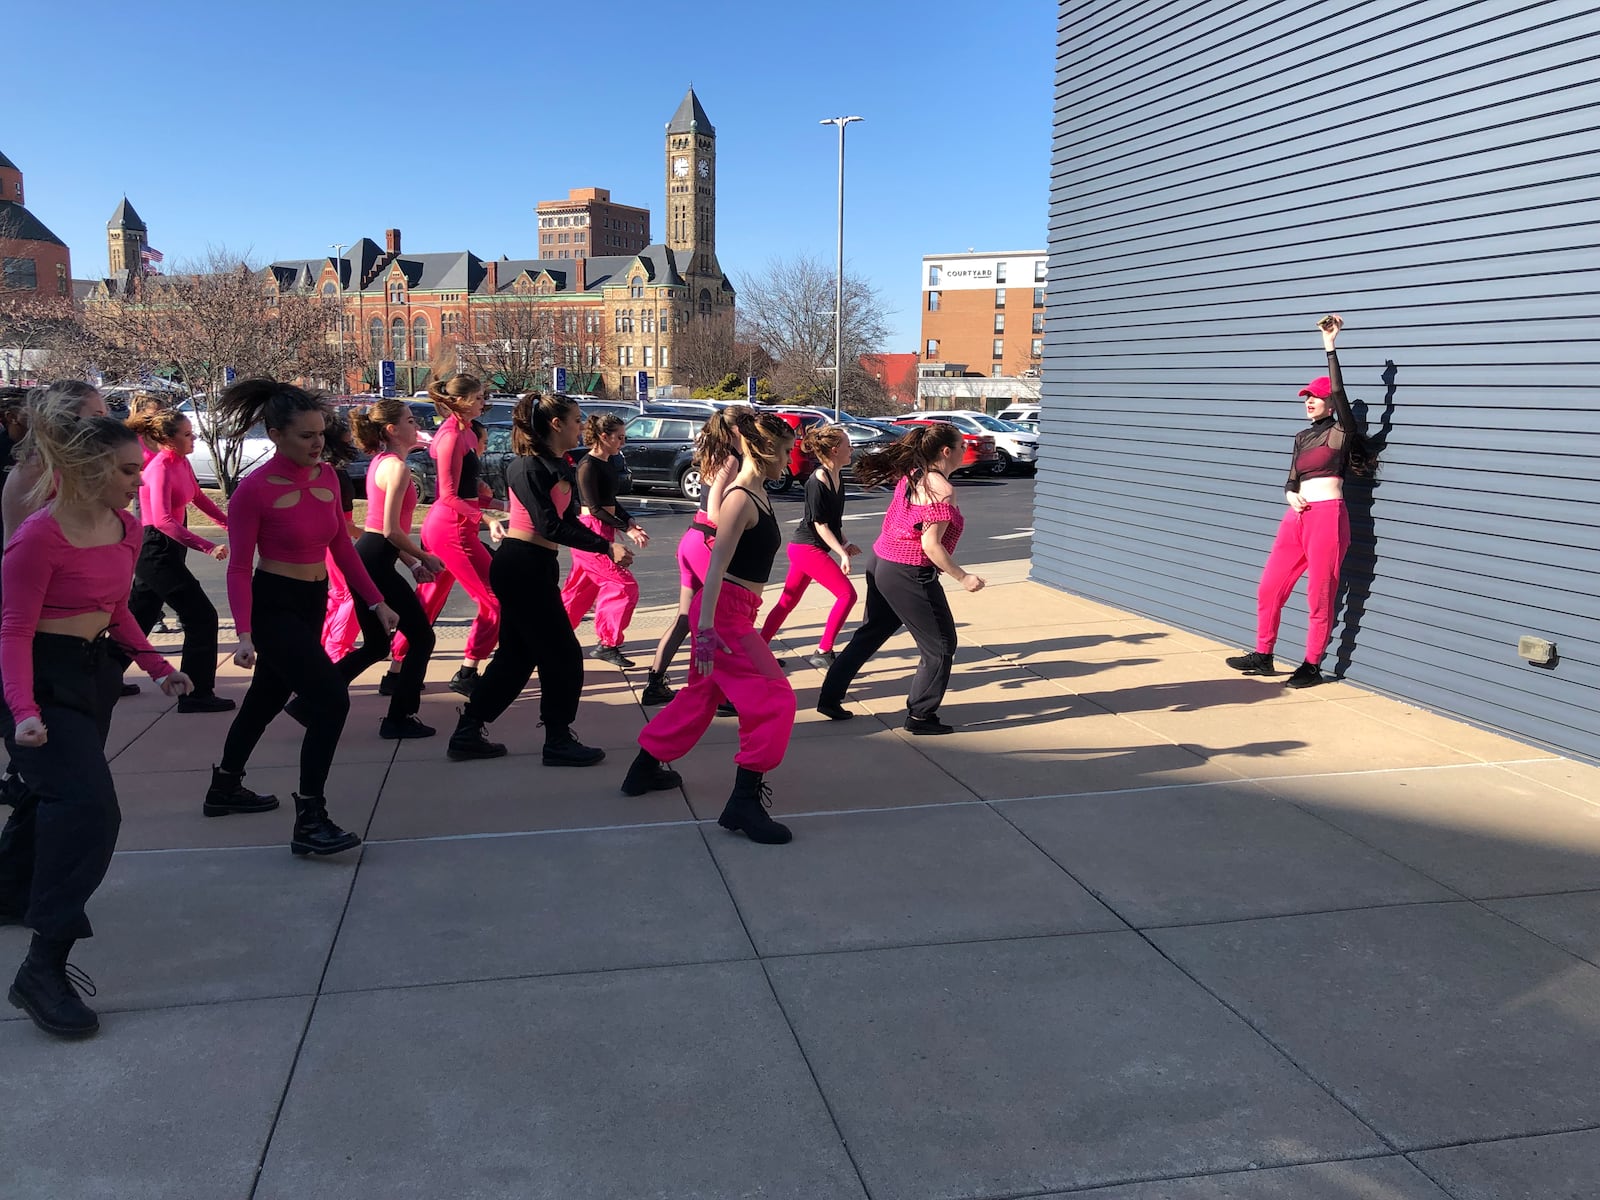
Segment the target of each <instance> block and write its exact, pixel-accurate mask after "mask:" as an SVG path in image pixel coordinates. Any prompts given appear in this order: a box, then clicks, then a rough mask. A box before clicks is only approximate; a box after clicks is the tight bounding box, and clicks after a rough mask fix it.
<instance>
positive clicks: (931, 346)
mask: <svg viewBox="0 0 1600 1200" xmlns="http://www.w3.org/2000/svg"><path fill="white" fill-rule="evenodd" d="M378 339H379V340H380V341H382V340H383V335H382V333H379V335H378ZM923 357H924V358H929V359H933V358H938V357H939V339H938V338H929V339H928V352H927V353H926V354H924V355H923Z"/></svg>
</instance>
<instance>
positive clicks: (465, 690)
mask: <svg viewBox="0 0 1600 1200" xmlns="http://www.w3.org/2000/svg"><path fill="white" fill-rule="evenodd" d="M481 678H482V676H481V675H479V674H478V668H477V667H466V666H462V667H457V668H456V673H455V674H454V675H452V676H450V690H451V691H452V692H454V693H455V694H456V695H458V696H465V697H466V698H467V699H468V700H471V699H472V691H473V689H474V688H476V687H477V686H478V680H479V679H481Z"/></svg>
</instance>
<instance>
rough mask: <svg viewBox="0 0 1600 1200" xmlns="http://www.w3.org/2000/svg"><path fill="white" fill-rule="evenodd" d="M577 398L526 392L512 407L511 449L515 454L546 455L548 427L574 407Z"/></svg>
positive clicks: (575, 406)
mask: <svg viewBox="0 0 1600 1200" xmlns="http://www.w3.org/2000/svg"><path fill="white" fill-rule="evenodd" d="M577 407H578V402H577V401H576V400H569V399H568V398H567V397H565V396H558V395H553V394H552V395H549V396H545V395H542V394H540V393H539V392H529V393H528V394H527V395H526V396H524V397H523V398H522V399H521V400H518V401H517V405H516V407H515V408H513V409H512V410H511V450H512V453H514V454H549V453H550V430H551V429H553V428H554V427H555V423H556V422H557V421H559V420H561V418H562V417H564V416H566V415H567V414H568V413H569V412H571V411H572V410H573V409H575V408H577Z"/></svg>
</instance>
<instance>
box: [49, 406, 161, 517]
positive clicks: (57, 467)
mask: <svg viewBox="0 0 1600 1200" xmlns="http://www.w3.org/2000/svg"><path fill="white" fill-rule="evenodd" d="M34 391H35V393H37V395H36V396H30V397H29V398H28V441H29V442H31V443H32V450H33V452H34V453H35V454H37V455H38V458H39V463H40V466H41V467H42V468H43V470H42V473H41V474H40V476H39V478H38V479H37V480H36V481H35V482H34V485H33V487H32V488H30V489H29V490H28V494H27V496H26V497H25V499H26V500H27V503H28V504H29V505H30V506H31V507H33V508H35V509H38V508H42V507H43V506H44V505H45V503H46V502H47V501H49V500H50V499H51V498H52V497H59V498H60V499H62V500H65V501H67V502H68V503H81V502H82V501H85V500H90V499H92V498H93V497H94V496H95V494H96V493H98V492H99V491H100V489H101V488H103V487H105V485H106V481H107V480H108V479H110V478H111V475H112V473H113V472H114V471H115V470H116V462H115V461H114V455H115V454H116V452H117V451H118V450H120V449H121V448H122V447H123V446H128V445H137V444H138V442H139V437H138V435H137V434H136V433H134V431H133V430H131V429H129V428H128V427H127V426H126V425H124V424H123V423H122V422H121V421H118V420H116V419H115V418H112V417H80V416H79V415H78V405H79V403H80V402H81V400H82V397H81V396H77V395H73V394H71V393H69V392H67V391H66V390H65V389H58V388H56V387H50V388H35V389H34Z"/></svg>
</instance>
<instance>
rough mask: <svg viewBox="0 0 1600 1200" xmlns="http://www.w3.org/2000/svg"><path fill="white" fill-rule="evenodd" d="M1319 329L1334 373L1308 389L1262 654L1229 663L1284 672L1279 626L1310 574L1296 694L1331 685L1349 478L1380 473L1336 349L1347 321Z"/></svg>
mask: <svg viewBox="0 0 1600 1200" xmlns="http://www.w3.org/2000/svg"><path fill="white" fill-rule="evenodd" d="M1317 327H1318V329H1320V330H1321V331H1322V348H1323V350H1325V351H1326V352H1327V355H1328V373H1327V374H1326V375H1322V376H1319V377H1318V378H1316V379H1313V380H1312V381H1311V382H1310V383H1308V384H1306V386H1305V387H1303V388H1301V389H1300V395H1301V397H1302V398H1303V399H1304V401H1305V408H1306V418H1307V419H1308V420H1309V421H1310V422H1311V424H1310V425H1309V426H1308V427H1307V428H1305V429H1302V430H1301V431H1300V432H1299V433H1297V434H1296V435H1295V439H1294V455H1293V457H1292V458H1291V459H1290V461H1289V479H1288V482H1287V483H1286V484H1285V485H1284V493H1283V498H1284V500H1285V502H1287V504H1288V505H1289V510H1288V511H1287V512H1286V513H1284V514H1283V520H1282V521H1280V522H1279V523H1278V536H1277V537H1276V538H1275V539H1274V540H1273V543H1272V552H1271V553H1270V554H1269V555H1268V556H1267V565H1266V566H1265V568H1263V570H1262V572H1261V583H1260V586H1259V587H1258V588H1257V589H1256V648H1255V650H1253V651H1251V652H1250V653H1248V654H1239V655H1235V656H1234V657H1233V658H1230V659H1228V660H1227V661H1228V665H1229V666H1230V667H1232V668H1233V669H1234V670H1236V671H1241V672H1243V673H1244V674H1246V675H1273V674H1276V673H1277V672H1276V667H1275V665H1274V662H1273V656H1272V650H1273V647H1274V645H1275V644H1276V643H1277V640H1278V624H1279V622H1280V621H1281V620H1282V618H1283V606H1284V605H1285V604H1287V603H1288V602H1289V597H1290V595H1292V594H1293V592H1294V585H1295V584H1296V583H1298V582H1299V580H1300V577H1301V576H1302V575H1304V576H1306V600H1307V602H1308V603H1309V605H1310V608H1311V622H1310V625H1309V626H1308V627H1307V630H1306V657H1305V661H1304V662H1302V663H1301V664H1300V665H1299V666H1298V667H1296V668H1295V669H1294V674H1292V675H1290V676H1289V678H1288V679H1287V680H1285V681H1284V682H1285V686H1287V687H1292V688H1308V687H1315V686H1316V685H1317V684H1319V683H1321V682H1322V681H1323V679H1322V657H1323V655H1324V654H1325V653H1327V649H1328V640H1329V639H1330V638H1331V637H1332V636H1333V609H1334V600H1335V599H1336V597H1337V596H1338V594H1339V568H1340V566H1341V565H1342V564H1343V562H1344V556H1345V552H1346V551H1347V550H1349V548H1350V514H1349V512H1348V511H1347V510H1346V509H1345V505H1344V479H1345V476H1346V475H1351V474H1354V475H1371V474H1372V473H1373V472H1374V471H1375V470H1377V461H1376V459H1375V458H1374V457H1373V455H1372V454H1371V452H1370V450H1369V449H1368V447H1367V443H1366V439H1365V438H1364V437H1363V436H1362V434H1361V428H1360V426H1359V425H1357V424H1356V418H1355V414H1354V413H1353V412H1351V411H1350V402H1349V401H1348V400H1347V399H1346V398H1345V394H1344V377H1343V376H1342V375H1341V374H1340V372H1339V355H1338V353H1337V352H1336V351H1335V350H1334V343H1335V342H1336V341H1337V340H1338V337H1339V331H1340V330H1341V329H1343V328H1344V318H1343V317H1340V316H1326V317H1323V318H1322V320H1321V321H1320V322H1318V325H1317Z"/></svg>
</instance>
